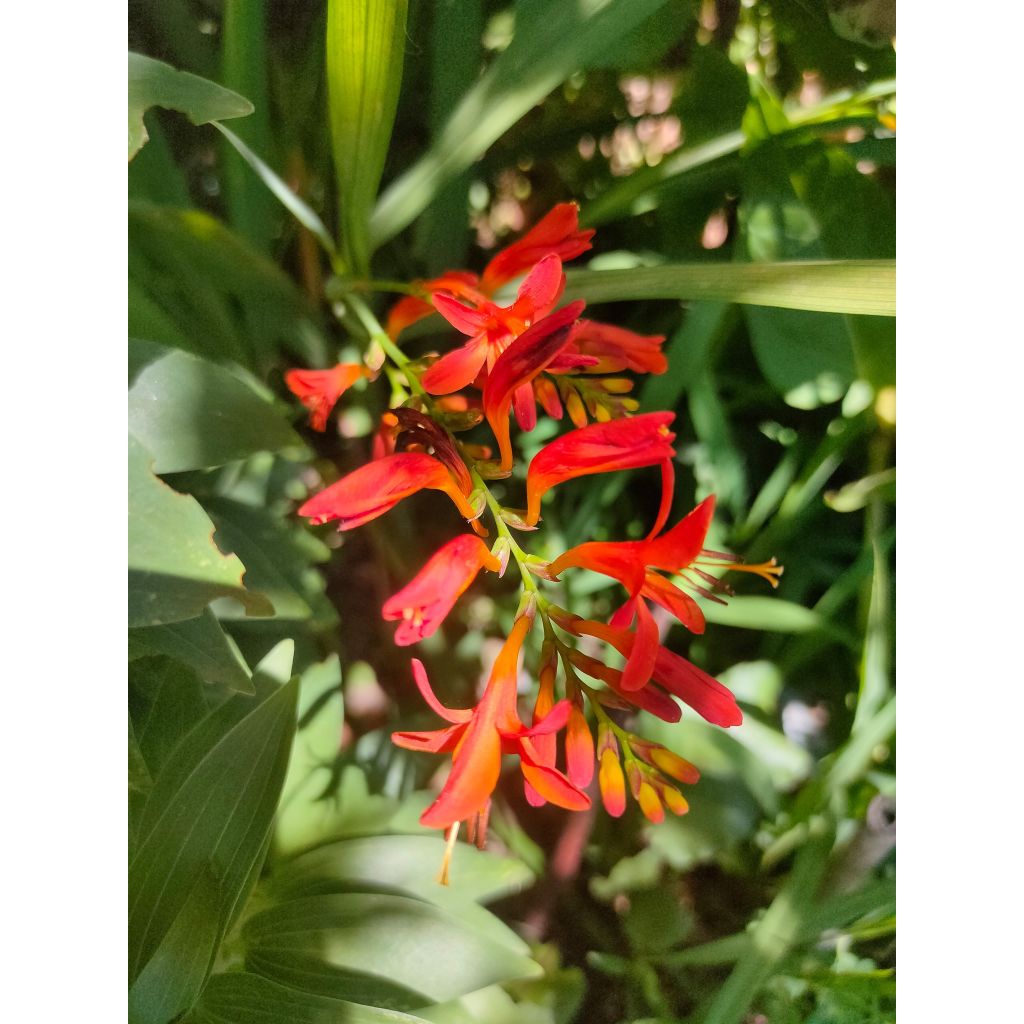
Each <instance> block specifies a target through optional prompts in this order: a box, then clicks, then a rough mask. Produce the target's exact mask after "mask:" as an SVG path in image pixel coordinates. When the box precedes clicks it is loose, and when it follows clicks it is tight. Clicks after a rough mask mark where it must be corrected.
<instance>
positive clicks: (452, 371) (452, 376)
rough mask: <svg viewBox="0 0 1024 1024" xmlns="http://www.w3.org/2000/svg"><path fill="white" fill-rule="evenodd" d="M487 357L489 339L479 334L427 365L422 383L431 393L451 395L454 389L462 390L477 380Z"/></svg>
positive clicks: (421, 379)
mask: <svg viewBox="0 0 1024 1024" xmlns="http://www.w3.org/2000/svg"><path fill="white" fill-rule="evenodd" d="M486 358H487V339H486V338H485V337H484V336H483V335H479V336H478V337H476V338H471V339H470V340H469V341H467V342H466V344H465V345H462V346H461V347H460V348H457V349H453V350H452V351H451V352H446V353H445V354H444V355H443V356H441V358H440V359H438V361H437V362H436V363H434V364H433V365H432V366H429V367H427V369H426V370H425V371H424V373H423V375H422V376H421V377H420V383H421V384H422V385H423V388H424V390H425V391H426V392H427V393H428V394H431V395H450V394H451V393H452V392H454V391H461V390H462V389H463V388H465V387H468V386H469V385H470V384H472V383H473V381H475V380H476V378H477V375H478V374H479V373H480V369H481V367H483V365H484V360H485V359H486Z"/></svg>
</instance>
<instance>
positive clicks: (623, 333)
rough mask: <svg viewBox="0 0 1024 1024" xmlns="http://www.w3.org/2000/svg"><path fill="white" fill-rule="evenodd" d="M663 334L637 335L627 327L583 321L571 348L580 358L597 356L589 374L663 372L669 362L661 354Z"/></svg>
mask: <svg viewBox="0 0 1024 1024" xmlns="http://www.w3.org/2000/svg"><path fill="white" fill-rule="evenodd" d="M664 341H665V335H664V334H636V333H635V332H634V331H628V330H626V329H625V328H624V327H615V326H613V325H612V324H602V323H598V322H597V321H596V320H581V321H580V325H579V327H577V328H576V332H575V333H574V334H573V338H572V347H573V349H574V350H575V351H577V352H579V353H580V354H581V355H587V356H594V357H595V358H596V359H597V362H596V363H594V364H592V365H591V366H590V367H588V369H587V372H588V373H621V372H622V371H623V370H632V371H633V372H634V373H655V374H657V373H664V372H665V371H666V370H667V369H668V360H667V359H666V358H665V355H664V353H663V352H662V351H661V346H662V344H663V343H664Z"/></svg>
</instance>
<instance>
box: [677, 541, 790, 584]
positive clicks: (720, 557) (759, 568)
mask: <svg viewBox="0 0 1024 1024" xmlns="http://www.w3.org/2000/svg"><path fill="white" fill-rule="evenodd" d="M700 554H701V558H703V559H711V561H705V562H704V563H703V564H704V565H707V566H709V567H710V568H721V569H727V570H728V571H729V572H752V573H753V574H754V575H755V576H760V577H761V579H763V580H765V581H766V582H767V583H769V584H771V587H772V589H773V590H774V589H775V588H776V587H777V586H778V585H779V577H780V576H781V575H782V573H783V572H784V571H785V566H782V565H779V564H778V562H777V561H776V560H775V558H774V557H773V558H769V559H768V561H767V562H759V563H758V564H757V565H747V564H746V562H744V561H743V559H742V558H739V557H737V556H736V555H729V554H725V553H723V552H721V551H708V550H704V551H702V552H701V553H700ZM722 562H725V563H726V564H725V565H721V564H720V563H722ZM693 569H694V572H700V570H699V569H698V568H696V564H695V565H694V566H693ZM701 576H702V577H704V578H705V579H707V576H706V575H705V574H704V573H702V572H701Z"/></svg>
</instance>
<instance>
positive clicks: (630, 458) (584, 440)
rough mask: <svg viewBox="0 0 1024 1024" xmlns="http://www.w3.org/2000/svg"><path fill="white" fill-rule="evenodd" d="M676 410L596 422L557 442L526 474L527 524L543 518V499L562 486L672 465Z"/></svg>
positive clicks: (531, 464)
mask: <svg viewBox="0 0 1024 1024" xmlns="http://www.w3.org/2000/svg"><path fill="white" fill-rule="evenodd" d="M673 419H675V414H674V413H671V412H649V413H644V414H643V415H642V416H633V417H632V418H630V419H622V420H612V421H611V422H609V423H592V424H591V425H590V426H589V427H583V428H581V429H580V430H571V431H570V432H569V433H568V434H563V435H562V436H561V437H557V438H555V440H554V441H552V442H551V443H550V444H549V445H546V446H545V447H544V448H542V449H541V450H540V451H539V452H538V453H537V454H536V455H535V456H534V457H533V461H532V462H531V463H530V468H529V470H528V471H527V475H526V500H527V513H526V521H527V522H528V523H529V524H530V526H535V525H536V523H537V520H538V519H540V500H541V498H542V497H543V496H544V494H545V493H546V492H547V491H549V490H550V489H551V488H552V487H554V486H555V485H556V484H560V483H563V482H564V481H566V480H572V479H574V478H576V477H579V476H587V475H589V474H591V473H610V472H612V471H614V470H617V469H639V468H641V467H642V466H655V465H658V464H659V463H669V462H670V460H671V459H672V457H673V456H674V455H675V449H674V448H673V447H672V441H673V440H674V439H675V434H673V433H672V432H671V431H670V430H669V429H668V427H669V424H670V423H671V422H672V420H673Z"/></svg>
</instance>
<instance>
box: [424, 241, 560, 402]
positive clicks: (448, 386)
mask: <svg viewBox="0 0 1024 1024" xmlns="http://www.w3.org/2000/svg"><path fill="white" fill-rule="evenodd" d="M564 287H565V275H564V274H563V273H562V263H561V261H560V260H559V258H558V257H557V256H548V257H547V258H545V259H543V260H541V261H540V262H539V263H538V264H537V265H536V266H535V267H534V268H533V269H532V270H531V271H530V273H529V275H528V276H527V278H526V280H525V281H523V283H522V284H521V285H520V286H519V294H518V295H517V296H516V300H515V302H513V303H512V305H511V306H497V305H495V304H494V303H493V302H490V301H489V300H488V299H485V298H484V297H483V296H480V298H479V301H478V302H477V303H476V304H475V306H467V305H464V304H463V303H462V302H459V301H458V300H457V299H454V298H452V297H451V296H449V295H445V294H444V293H443V292H440V293H438V294H437V295H435V296H434V306H435V307H436V309H437V311H438V312H439V313H440V314H441V316H443V317H444V318H445V319H446V320H447V321H448V322H449V323H450V324H451V325H452V326H453V327H454V328H455V329H456V330H459V331H461V332H462V333H463V334H468V335H469V336H470V339H469V341H467V342H466V343H465V345H463V346H462V347H461V348H457V349H455V351H454V352H449V353H448V354H447V355H444V356H442V357H441V358H440V359H439V360H438V361H437V362H436V363H434V365H433V366H431V367H430V368H429V369H428V370H427V371H426V372H425V373H423V374H422V376H421V377H420V382H421V383H422V384H423V387H424V388H425V389H426V390H427V391H428V392H429V393H430V394H432V395H447V394H450V393H451V392H453V391H459V390H461V389H462V388H464V387H466V386H467V385H469V384H472V383H473V381H475V380H476V378H477V376H478V375H479V373H480V371H481V370H482V369H483V368H484V366H485V365H486V367H487V369H488V370H490V369H491V368H492V367H493V366H494V363H495V360H496V359H497V358H498V357H499V356H500V355H501V353H502V352H504V351H505V349H506V348H507V347H508V346H509V344H510V343H511V342H512V341H513V340H514V339H515V338H517V337H518V336H519V335H520V334H522V333H523V332H524V331H525V330H526V329H527V328H528V327H530V326H531V325H533V324H534V323H536V322H537V321H538V320H540V319H542V318H543V317H545V316H546V315H547V314H548V313H549V312H550V311H551V310H552V309H553V308H554V306H555V303H556V302H557V301H558V297H559V296H560V295H561V294H562V289H563V288H564Z"/></svg>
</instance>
